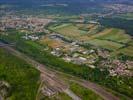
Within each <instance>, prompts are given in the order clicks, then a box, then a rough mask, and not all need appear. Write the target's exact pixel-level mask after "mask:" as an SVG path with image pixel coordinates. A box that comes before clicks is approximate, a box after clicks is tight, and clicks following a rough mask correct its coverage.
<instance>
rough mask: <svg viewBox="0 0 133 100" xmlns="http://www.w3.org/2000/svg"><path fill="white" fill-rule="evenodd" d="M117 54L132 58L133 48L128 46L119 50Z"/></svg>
mask: <svg viewBox="0 0 133 100" xmlns="http://www.w3.org/2000/svg"><path fill="white" fill-rule="evenodd" d="M119 53H123V54H125V55H127V56H132V55H133V46H128V47H125V48H123V49H120V50H119Z"/></svg>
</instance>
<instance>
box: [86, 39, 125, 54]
mask: <svg viewBox="0 0 133 100" xmlns="http://www.w3.org/2000/svg"><path fill="white" fill-rule="evenodd" d="M88 43H90V44H91V45H95V46H98V47H102V48H105V49H108V50H113V51H114V50H117V49H119V48H121V47H122V46H123V45H122V44H119V43H116V42H112V41H107V40H99V39H93V40H90V41H89V42H88Z"/></svg>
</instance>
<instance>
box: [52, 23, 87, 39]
mask: <svg viewBox="0 0 133 100" xmlns="http://www.w3.org/2000/svg"><path fill="white" fill-rule="evenodd" d="M49 29H50V30H52V31H54V32H57V33H60V34H62V35H64V36H68V37H71V38H77V37H80V36H81V35H84V34H86V33H87V31H85V30H81V29H79V28H78V27H76V26H75V25H73V24H71V23H68V24H60V25H57V26H54V27H52V26H51V27H49Z"/></svg>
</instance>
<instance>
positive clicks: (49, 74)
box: [0, 42, 119, 100]
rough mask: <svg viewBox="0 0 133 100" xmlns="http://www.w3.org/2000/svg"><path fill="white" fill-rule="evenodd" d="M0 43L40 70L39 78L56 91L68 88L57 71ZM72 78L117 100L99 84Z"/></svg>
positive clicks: (110, 98)
mask: <svg viewBox="0 0 133 100" xmlns="http://www.w3.org/2000/svg"><path fill="white" fill-rule="evenodd" d="M0 45H2V46H1V47H0V48H3V49H5V50H7V51H8V52H10V53H11V54H13V55H15V56H17V57H19V58H21V59H23V60H25V61H26V62H27V63H29V64H31V65H32V66H34V67H35V68H36V69H37V70H39V71H40V72H41V79H42V80H43V81H47V83H48V84H50V85H51V86H53V87H55V89H56V90H57V91H59V92H61V91H62V92H64V91H65V90H68V86H67V85H66V84H65V83H64V82H63V81H62V80H60V78H59V77H58V76H57V75H56V72H57V71H53V70H52V71H51V70H49V69H47V68H46V66H45V65H43V64H40V63H39V62H37V61H35V60H33V59H31V58H30V57H28V56H26V55H25V54H23V53H21V52H19V51H17V50H15V49H13V48H12V47H10V46H9V45H4V43H1V42H0ZM72 80H73V81H75V82H77V83H79V84H80V85H82V86H84V87H86V88H88V89H91V90H93V91H94V92H96V93H97V94H99V95H100V96H101V97H103V99H105V100H119V98H118V97H116V96H114V95H113V94H111V93H109V92H108V91H106V90H104V89H103V88H102V87H100V86H99V85H97V84H95V83H92V82H89V81H85V80H76V79H74V78H72ZM66 93H67V92H66ZM69 93H70V92H69ZM69 93H68V95H69Z"/></svg>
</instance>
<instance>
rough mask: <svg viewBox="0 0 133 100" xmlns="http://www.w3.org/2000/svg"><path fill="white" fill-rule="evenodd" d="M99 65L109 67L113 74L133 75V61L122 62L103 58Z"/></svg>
mask: <svg viewBox="0 0 133 100" xmlns="http://www.w3.org/2000/svg"><path fill="white" fill-rule="evenodd" d="M99 66H101V67H106V68H108V71H109V72H110V75H111V76H133V73H132V69H133V61H126V62H122V61H120V60H117V59H116V60H115V59H114V60H110V59H108V60H105V61H104V60H103V61H102V62H101V64H99Z"/></svg>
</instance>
